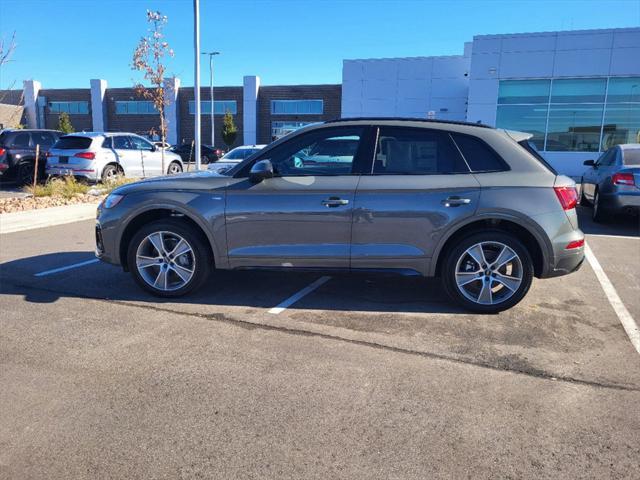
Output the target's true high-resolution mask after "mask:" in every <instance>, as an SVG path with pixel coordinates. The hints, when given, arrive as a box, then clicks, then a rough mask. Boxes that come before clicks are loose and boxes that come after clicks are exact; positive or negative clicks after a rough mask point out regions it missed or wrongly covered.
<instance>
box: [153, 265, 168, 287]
mask: <svg viewBox="0 0 640 480" xmlns="http://www.w3.org/2000/svg"><path fill="white" fill-rule="evenodd" d="M153 286H154V287H156V288H160V289H162V290H166V289H167V270H165V269H164V268H161V269H160V271H159V272H158V276H157V277H156V281H155V282H153Z"/></svg>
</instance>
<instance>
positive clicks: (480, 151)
mask: <svg viewBox="0 0 640 480" xmlns="http://www.w3.org/2000/svg"><path fill="white" fill-rule="evenodd" d="M452 136H453V139H454V140H455V142H456V144H457V145H458V148H459V149H460V151H461V152H462V155H463V156H464V159H465V160H466V161H467V163H468V164H469V168H470V169H471V171H473V172H500V171H504V170H509V168H508V167H507V165H506V164H505V163H504V161H503V160H502V159H501V158H500V157H499V156H498V154H497V153H496V152H494V151H493V150H492V149H491V148H489V146H488V145H487V144H486V143H484V142H483V141H482V140H480V139H478V138H475V137H472V136H470V135H462V134H460V133H453V134H452Z"/></svg>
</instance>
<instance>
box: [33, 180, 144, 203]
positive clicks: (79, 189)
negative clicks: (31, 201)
mask: <svg viewBox="0 0 640 480" xmlns="http://www.w3.org/2000/svg"><path fill="white" fill-rule="evenodd" d="M134 181H135V179H134V178H125V177H117V178H115V179H114V180H111V181H109V182H107V183H101V184H99V185H95V186H92V185H89V184H87V183H83V182H79V181H78V180H76V179H75V177H72V176H68V177H62V178H51V179H49V180H47V181H46V182H45V183H43V184H38V185H36V187H35V189H34V188H33V186H31V185H30V186H27V187H25V189H24V191H25V192H27V193H30V194H32V195H33V196H34V197H59V198H73V197H75V196H77V195H78V194H80V195H82V194H85V193H88V192H89V190H92V189H97V190H100V192H101V193H109V192H111V190H113V189H114V188H116V187H119V186H120V185H124V184H126V183H131V182H134Z"/></svg>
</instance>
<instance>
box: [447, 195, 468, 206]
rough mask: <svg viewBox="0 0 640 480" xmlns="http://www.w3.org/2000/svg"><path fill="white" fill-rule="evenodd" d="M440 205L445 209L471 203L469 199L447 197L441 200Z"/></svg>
mask: <svg viewBox="0 0 640 480" xmlns="http://www.w3.org/2000/svg"><path fill="white" fill-rule="evenodd" d="M440 203H442V205H444V206H445V207H459V206H460V205H468V204H470V203H471V199H470V198H460V197H448V198H445V199H444V200H442V202H440Z"/></svg>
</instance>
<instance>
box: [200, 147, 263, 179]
mask: <svg viewBox="0 0 640 480" xmlns="http://www.w3.org/2000/svg"><path fill="white" fill-rule="evenodd" d="M264 147H266V145H242V146H240V147H236V148H234V149H233V150H231V151H229V152H227V153H225V154H224V156H223V157H222V158H221V159H220V160H216V161H215V162H211V163H210V164H209V165H208V167H207V169H208V170H211V171H212V172H216V173H219V174H221V175H222V174H225V173H226V172H228V171H229V170H231V169H232V168H233V167H235V166H236V165H237V164H239V163H240V162H241V161H243V160H244V159H245V158H248V157H250V156H251V155H253V154H254V153H257V152H259V151H260V150H262V149H263V148H264Z"/></svg>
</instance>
